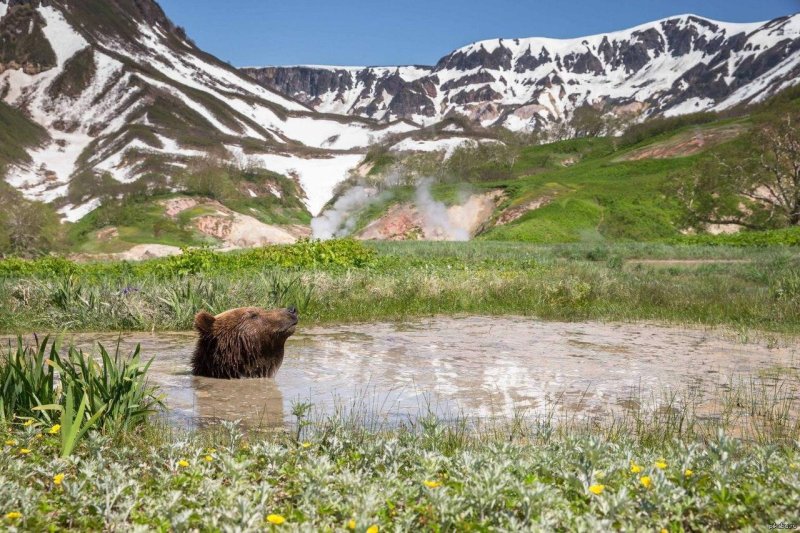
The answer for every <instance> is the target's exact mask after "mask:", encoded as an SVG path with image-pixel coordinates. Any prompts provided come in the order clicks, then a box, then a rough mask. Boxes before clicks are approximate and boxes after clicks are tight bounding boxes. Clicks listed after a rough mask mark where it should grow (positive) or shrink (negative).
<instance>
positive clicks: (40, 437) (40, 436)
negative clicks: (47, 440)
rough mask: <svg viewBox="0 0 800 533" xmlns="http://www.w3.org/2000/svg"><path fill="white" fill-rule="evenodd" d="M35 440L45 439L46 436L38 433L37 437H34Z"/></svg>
mask: <svg viewBox="0 0 800 533" xmlns="http://www.w3.org/2000/svg"><path fill="white" fill-rule="evenodd" d="M33 438H34V439H36V440H39V439H43V438H44V435H42V434H41V433H37V434H36V435H34V436H33Z"/></svg>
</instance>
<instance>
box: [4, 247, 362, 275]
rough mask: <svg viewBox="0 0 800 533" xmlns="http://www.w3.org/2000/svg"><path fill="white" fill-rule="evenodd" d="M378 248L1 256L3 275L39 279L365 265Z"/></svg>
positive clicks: (189, 250) (301, 248)
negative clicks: (140, 257) (104, 258)
mask: <svg viewBox="0 0 800 533" xmlns="http://www.w3.org/2000/svg"><path fill="white" fill-rule="evenodd" d="M374 258H375V251H374V250H372V249H371V248H367V247H366V246H364V245H363V244H362V243H360V242H359V241H355V240H350V239H340V240H330V241H312V240H301V241H299V242H297V243H296V244H290V245H276V246H266V247H263V248H251V249H248V250H244V251H238V252H230V253H223V252H215V251H213V250H210V249H208V248H191V249H184V250H183V253H182V254H180V255H175V256H172V257H166V258H162V259H154V260H151V261H142V262H140V263H126V262H106V263H76V262H74V261H70V260H67V259H62V258H58V257H43V258H40V259H34V260H26V259H17V258H12V259H5V260H0V278H15V277H39V278H58V279H62V280H63V279H67V278H68V277H69V276H70V275H76V276H81V277H91V278H102V277H104V276H116V277H121V276H124V275H145V276H147V275H156V276H157V277H162V278H163V277H173V276H177V277H180V276H185V275H188V274H199V273H203V272H206V273H208V272H216V273H219V272H237V271H243V270H249V271H262V270H266V269H268V268H269V267H276V266H277V267H282V268H327V269H330V268H334V269H335V268H362V267H366V266H369V265H371V264H372V263H373V261H374Z"/></svg>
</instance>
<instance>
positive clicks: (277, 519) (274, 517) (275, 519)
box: [267, 514, 286, 526]
mask: <svg viewBox="0 0 800 533" xmlns="http://www.w3.org/2000/svg"><path fill="white" fill-rule="evenodd" d="M267 522H269V523H270V524H275V525H276V526H279V525H281V524H283V523H284V522H286V519H285V518H284V517H282V516H281V515H279V514H271V515H267Z"/></svg>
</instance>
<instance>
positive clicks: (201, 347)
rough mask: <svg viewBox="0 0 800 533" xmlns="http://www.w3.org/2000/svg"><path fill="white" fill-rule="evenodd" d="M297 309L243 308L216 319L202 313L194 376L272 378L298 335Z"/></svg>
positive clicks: (196, 324) (198, 318)
mask: <svg viewBox="0 0 800 533" xmlns="http://www.w3.org/2000/svg"><path fill="white" fill-rule="evenodd" d="M297 321H298V315H297V309H296V308H294V307H288V308H282V309H273V310H271V311H267V310H266V309H262V308H260V307H240V308H238V309H231V310H230V311H225V312H224V313H220V314H218V315H217V316H213V315H211V314H210V313H207V312H205V311H201V312H199V313H197V315H196V316H195V318H194V327H195V329H196V330H197V332H198V333H199V338H198V341H197V347H196V348H195V353H194V357H193V358H192V370H193V373H194V374H195V375H200V376H208V377H222V378H239V377H264V376H268V377H272V376H274V375H275V373H276V372H277V371H278V368H279V367H280V365H281V363H282V362H283V347H284V344H285V342H286V339H288V338H289V337H290V336H291V335H292V334H293V333H294V331H295V327H296V326H297Z"/></svg>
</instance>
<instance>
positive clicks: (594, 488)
mask: <svg viewBox="0 0 800 533" xmlns="http://www.w3.org/2000/svg"><path fill="white" fill-rule="evenodd" d="M605 488H606V486H605V485H591V486H590V487H589V492H591V493H592V494H598V495H599V494H603V491H604V490H605Z"/></svg>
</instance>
